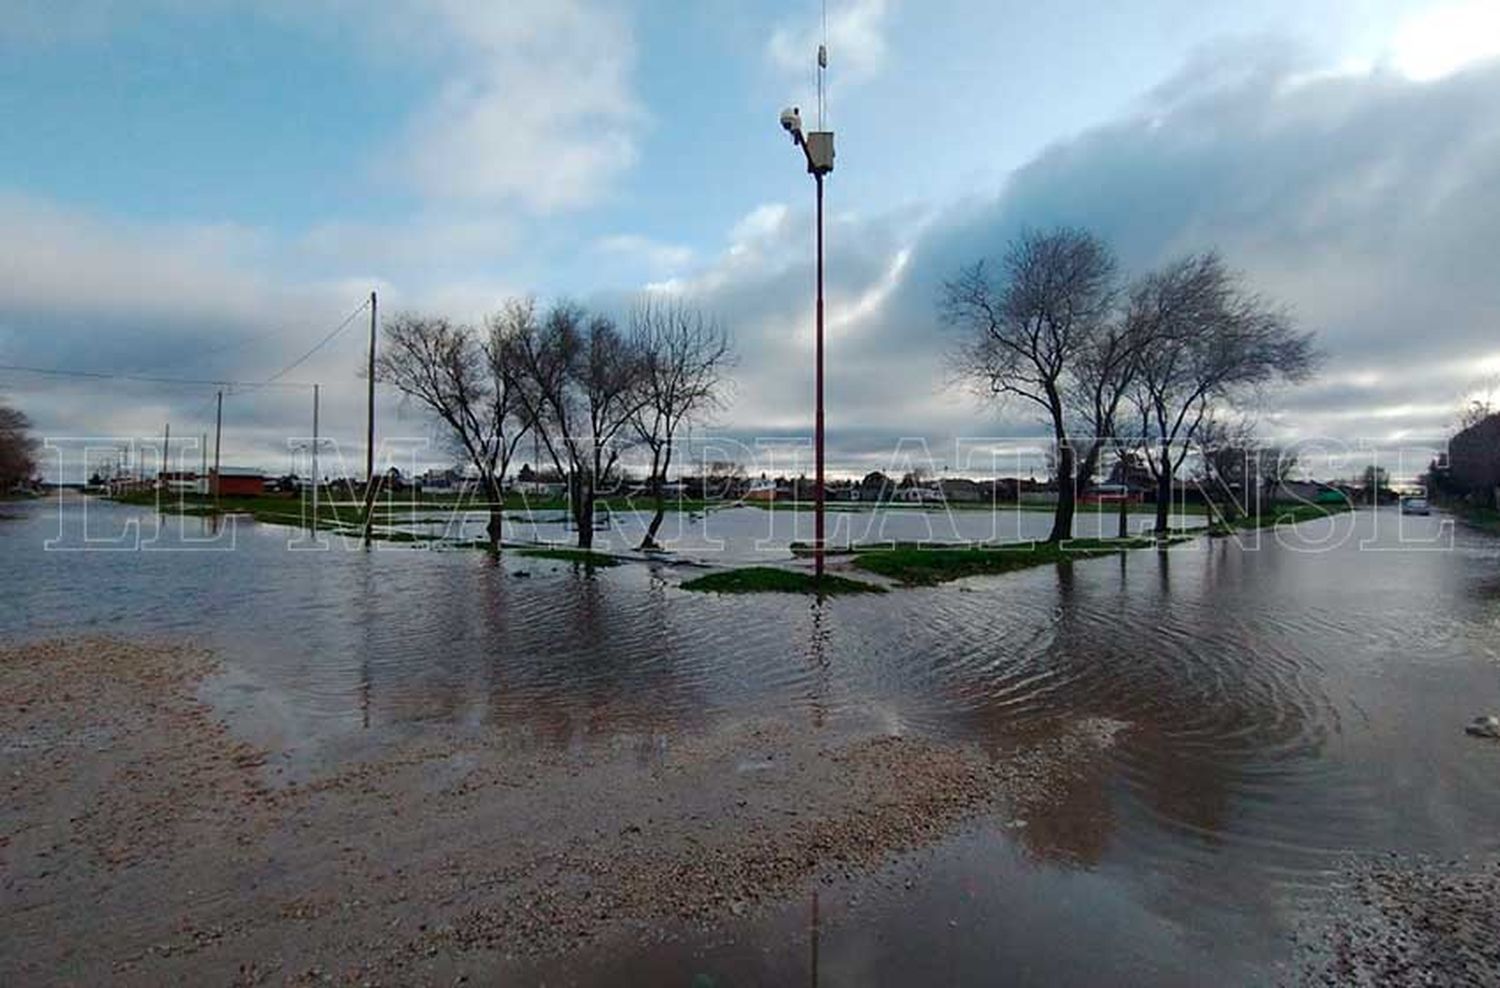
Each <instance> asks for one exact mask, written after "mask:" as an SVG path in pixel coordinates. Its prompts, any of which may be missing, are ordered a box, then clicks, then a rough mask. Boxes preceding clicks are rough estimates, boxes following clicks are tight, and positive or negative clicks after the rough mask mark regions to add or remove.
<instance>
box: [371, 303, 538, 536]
mask: <svg viewBox="0 0 1500 988" xmlns="http://www.w3.org/2000/svg"><path fill="white" fill-rule="evenodd" d="M527 306H528V303H511V304H510V305H508V306H507V307H506V309H505V310H504V311H503V312H501V313H500V314H499V315H497V316H495V317H493V318H492V319H491V320H490V322H489V324H488V326H487V327H486V330H485V332H483V333H482V334H481V333H480V332H478V331H476V330H475V329H474V328H472V327H470V326H463V325H455V324H453V323H450V322H449V321H448V320H446V319H443V318H440V317H427V316H417V315H411V314H402V315H399V316H397V317H396V318H394V319H392V320H390V321H388V322H387V323H386V324H385V329H384V333H385V346H384V347H382V349H381V352H380V355H379V357H378V359H377V361H376V365H375V376H376V379H377V380H381V381H385V382H386V383H389V384H393V385H395V386H396V388H397V389H398V390H399V391H401V393H402V394H404V395H406V396H407V397H409V398H413V399H415V400H416V401H418V402H420V403H421V404H422V405H423V406H424V407H425V408H426V409H427V410H428V411H429V412H431V413H432V415H433V416H435V417H436V418H437V419H438V420H439V421H440V422H441V423H442V424H443V425H444V426H445V427H446V429H447V433H448V439H449V441H450V443H451V444H452V445H453V446H454V447H455V448H456V450H457V451H458V452H460V453H461V454H462V456H463V458H464V460H465V461H466V462H467V463H468V465H470V466H472V467H473V468H474V470H475V472H476V473H477V474H478V475H479V485H480V489H481V490H482V491H483V493H484V499H485V503H486V505H487V506H488V507H489V514H490V520H489V525H488V527H487V532H488V535H489V538H490V542H491V543H492V544H493V545H495V546H496V547H498V546H499V544H500V535H501V525H502V521H501V519H502V515H503V509H504V502H505V477H506V474H507V473H508V472H509V470H510V462H511V458H512V456H513V455H514V454H515V450H516V444H517V443H518V442H520V440H521V437H522V436H523V435H525V433H526V429H527V421H528V420H527V419H526V418H525V417H524V416H522V415H521V414H520V412H521V409H522V406H521V401H520V391H519V389H518V388H517V387H516V384H515V376H514V374H513V373H512V372H511V368H510V366H509V364H508V360H509V356H510V350H509V348H508V347H507V346H506V345H505V341H506V337H507V334H508V333H510V332H512V331H513V329H514V327H515V325H516V324H517V322H521V321H524V320H526V319H528V318H530V313H529V310H528V308H527Z"/></svg>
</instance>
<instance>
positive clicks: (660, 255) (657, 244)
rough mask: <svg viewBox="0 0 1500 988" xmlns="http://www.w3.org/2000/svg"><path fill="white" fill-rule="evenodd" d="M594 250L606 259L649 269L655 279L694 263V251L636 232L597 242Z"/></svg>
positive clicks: (615, 235)
mask: <svg viewBox="0 0 1500 988" xmlns="http://www.w3.org/2000/svg"><path fill="white" fill-rule="evenodd" d="M594 250H595V251H596V252H598V253H599V254H602V255H604V256H606V257H610V258H614V259H616V260H621V261H624V262H627V263H633V264H636V265H638V266H640V267H643V268H645V269H646V270H647V271H649V272H650V273H651V276H652V277H661V276H663V275H668V274H671V273H672V272H674V271H676V270H678V269H679V268H682V267H685V266H687V265H688V264H689V263H691V262H692V260H693V257H694V252H693V249H692V248H691V247H685V246H683V245H682V244H668V243H662V242H661V241H658V240H652V239H651V238H650V237H643V236H640V235H639V234H634V233H617V234H611V235H610V236H606V237H600V238H599V239H598V240H596V241H594Z"/></svg>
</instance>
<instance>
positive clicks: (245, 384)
mask: <svg viewBox="0 0 1500 988" xmlns="http://www.w3.org/2000/svg"><path fill="white" fill-rule="evenodd" d="M0 371H15V372H17V373H22V374H41V375H43V376H45V377H81V378H89V379H91V380H95V381H137V382H140V383H143V384H180V385H186V386H189V387H195V388H201V387H208V388H264V387H279V388H310V387H312V385H310V384H303V383H300V382H297V381H282V382H279V383H277V382H276V381H275V379H274V378H272V379H271V380H268V381H222V380H221V381H211V380H207V379H200V378H188V377H152V376H149V375H144V374H110V373H107V372H105V371H81V370H63V369H61V368H57V367H30V366H26V365H23V364H0ZM283 373H285V371H283ZM277 376H278V377H279V376H280V375H277Z"/></svg>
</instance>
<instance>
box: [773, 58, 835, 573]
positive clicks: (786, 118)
mask: <svg viewBox="0 0 1500 988" xmlns="http://www.w3.org/2000/svg"><path fill="white" fill-rule="evenodd" d="M822 61H823V56H822V53H821V52H820V53H819V63H820V66H821V64H822ZM781 126H782V127H783V128H784V129H785V130H786V131H787V132H788V133H790V134H791V135H792V143H794V144H796V145H797V147H799V148H801V149H802V153H803V155H804V156H805V157H806V158H807V173H808V174H809V175H811V176H812V177H813V182H814V183H815V184H816V186H817V199H818V221H817V222H818V296H817V297H818V301H817V328H816V344H815V357H814V360H815V365H816V369H815V372H814V379H815V380H814V389H815V404H816V407H817V410H816V413H815V415H816V417H815V419H814V426H813V447H814V456H815V458H816V471H815V472H816V479H815V483H816V485H817V486H816V488H815V490H814V492H813V509H814V516H815V517H814V523H813V524H814V529H813V571H814V573H815V575H816V576H817V578H818V579H819V580H822V578H823V553H824V548H825V545H826V543H825V541H824V533H825V529H824V522H823V500H824V498H823V481H824V459H823V177H824V176H825V175H827V174H828V173H829V172H831V171H833V131H831V130H815V131H813V132H812V133H810V134H804V133H803V132H802V116H801V113H800V112H799V111H798V109H797V108H796V107H791V108H790V109H787V110H783V111H782V112H781Z"/></svg>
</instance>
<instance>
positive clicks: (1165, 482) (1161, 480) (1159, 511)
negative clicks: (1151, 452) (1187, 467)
mask: <svg viewBox="0 0 1500 988" xmlns="http://www.w3.org/2000/svg"><path fill="white" fill-rule="evenodd" d="M1171 508H1172V458H1171V456H1170V455H1169V454H1168V452H1167V444H1166V443H1162V447H1161V467H1160V469H1159V470H1157V475H1156V537H1157V538H1166V535H1167V512H1168V511H1170V510H1171Z"/></svg>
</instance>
